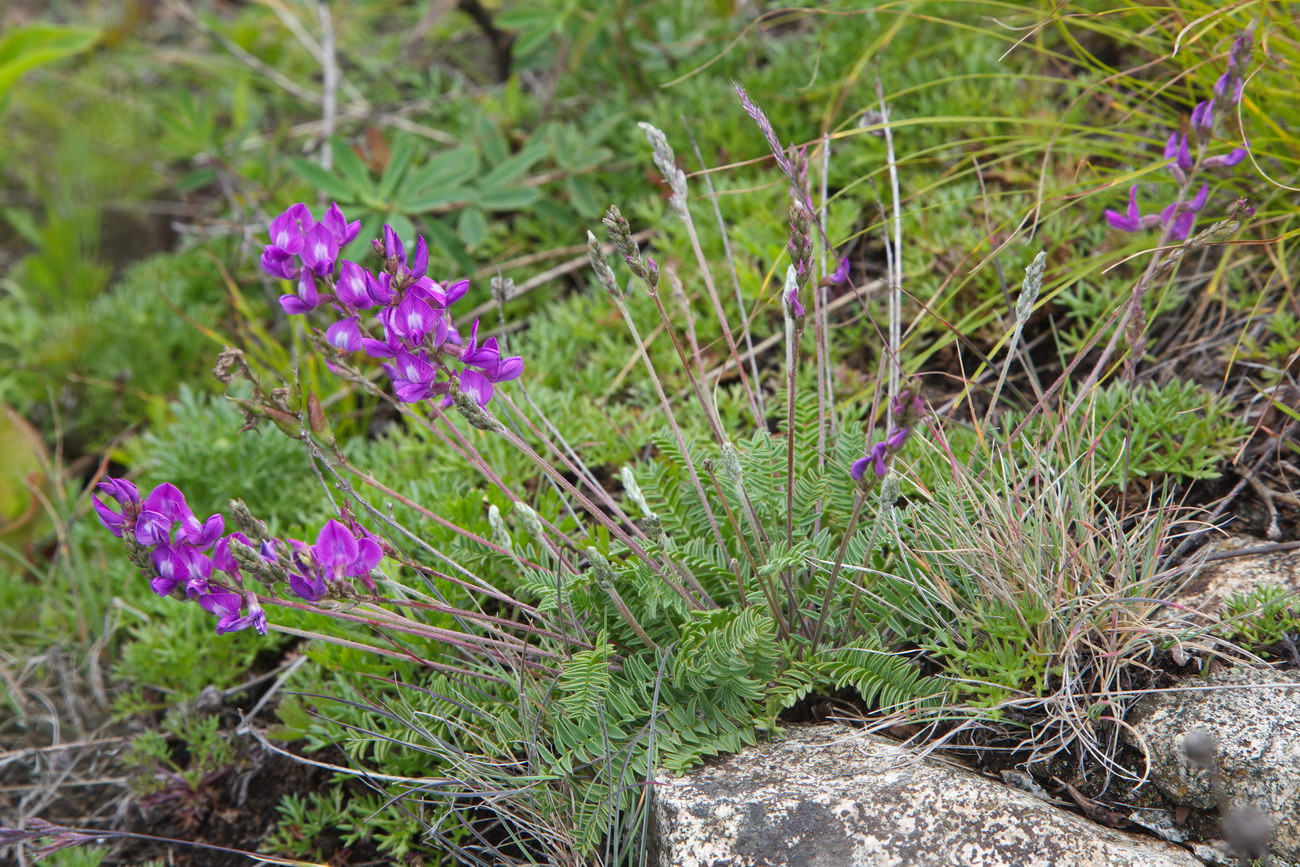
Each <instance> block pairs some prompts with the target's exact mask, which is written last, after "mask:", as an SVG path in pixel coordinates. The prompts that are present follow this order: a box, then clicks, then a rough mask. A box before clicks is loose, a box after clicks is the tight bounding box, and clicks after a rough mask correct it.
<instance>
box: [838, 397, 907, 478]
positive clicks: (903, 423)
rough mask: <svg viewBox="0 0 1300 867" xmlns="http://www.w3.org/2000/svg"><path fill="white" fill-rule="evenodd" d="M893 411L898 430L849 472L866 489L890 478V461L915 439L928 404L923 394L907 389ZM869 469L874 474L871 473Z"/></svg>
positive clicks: (875, 446) (878, 444) (890, 432)
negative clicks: (915, 432) (913, 434)
mask: <svg viewBox="0 0 1300 867" xmlns="http://www.w3.org/2000/svg"><path fill="white" fill-rule="evenodd" d="M891 409H892V410H893V415H894V426H893V427H892V428H890V431H889V436H887V437H885V438H884V439H883V440H880V441H879V442H877V443H876V444H875V445H873V446H872V447H871V448H870V449H868V450H867V453H866V454H865V455H863V456H862V457H860V458H858V459H857V460H856V461H854V462H853V466H851V467H850V468H849V475H850V476H852V477H853V480H854V481H855V482H857V483H858V484H859V485H860V486H861V487H863V488H869V487H871V486H872V485H874V484H875V483H876V482H878V481H880V480H881V479H883V478H884V477H885V476H886V475H888V474H889V461H890V459H891V458H893V456H894V455H895V454H897V453H898V452H900V451H901V450H902V448H903V445H904V444H905V443H906V442H907V439H908V437H910V436H911V435H912V429H913V428H915V427H916V423H917V422H918V421H920V420H921V417H922V416H923V415H925V402H924V401H922V400H921V396H920V395H919V394H913V393H912V392H911V391H909V390H907V389H904V390H903V391H901V392H899V395H898V397H896V398H894V401H893V404H892V406H891ZM868 469H870V470H871V471H872V472H871V473H868V472H867V470H868Z"/></svg>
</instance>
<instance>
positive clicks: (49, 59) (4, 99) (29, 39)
mask: <svg viewBox="0 0 1300 867" xmlns="http://www.w3.org/2000/svg"><path fill="white" fill-rule="evenodd" d="M100 36H101V32H100V31H99V29H98V28H94V27H66V26H61V25H57V24H45V23H34V24H28V25H26V26H24V27H14V28H11V29H9V30H8V31H7V32H6V33H5V34H4V35H2V36H0V117H3V116H4V112H5V109H6V108H8V106H9V92H10V91H11V90H12V89H13V88H14V86H15V85H16V84H17V83H18V80H19V79H20V78H22V76H23V73H25V72H27V71H29V70H31V69H35V68H36V67H38V66H44V65H45V64H48V63H54V62H56V61H59V60H63V59H64V58H67V57H73V56H75V55H77V54H81V53H82V52H85V51H89V50H90V49H91V48H92V47H94V45H95V43H97V42H98V41H99V39H100Z"/></svg>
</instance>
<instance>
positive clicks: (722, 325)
mask: <svg viewBox="0 0 1300 867" xmlns="http://www.w3.org/2000/svg"><path fill="white" fill-rule="evenodd" d="M681 217H682V223H683V224H684V225H685V226H686V234H687V236H688V237H689V238H690V240H691V249H692V250H693V251H694V252H695V261H696V263H697V264H698V265H699V268H700V276H702V277H703V278H704V288H705V290H706V291H707V292H708V293H709V300H710V301H712V302H713V312H714V313H715V314H716V315H717V317H718V327H719V329H720V330H721V331H722V336H723V337H725V338H726V340H727V349H728V350H729V351H730V353H731V360H732V361H733V362H735V364H736V373H738V374H739V375H740V385H741V387H742V388H743V389H744V390H745V396H746V397H747V398H749V408H750V411H751V412H753V414H754V427H756V428H758V429H759V430H762V429H763V427H764V424H763V415H762V413H761V412H760V410H759V408H758V399H757V398H756V397H755V396H754V388H753V386H752V385H751V384H750V382H749V376H748V375H747V374H746V373H745V367H744V365H742V364H741V363H740V350H739V349H737V348H736V337H735V335H734V334H732V333H731V325H730V324H729V323H728V322H727V311H726V310H725V309H723V307H722V299H721V298H719V297H718V287H716V286H715V285H713V273H712V272H711V271H710V270H709V261H708V258H707V257H705V255H704V248H703V247H701V246H700V236H699V233H698V232H696V231H695V221H694V220H693V219H691V212H690V209H689V208H688V207H686V206H685V203H683V207H682V211H681Z"/></svg>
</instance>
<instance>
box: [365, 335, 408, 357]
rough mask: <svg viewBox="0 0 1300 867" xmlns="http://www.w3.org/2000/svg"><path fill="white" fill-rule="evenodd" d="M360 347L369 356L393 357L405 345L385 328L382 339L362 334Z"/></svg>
mask: <svg viewBox="0 0 1300 867" xmlns="http://www.w3.org/2000/svg"><path fill="white" fill-rule="evenodd" d="M361 348H362V349H363V350H364V351H365V353H366V355H369V356H370V357H371V358H395V357H396V356H397V353H399V352H401V351H403V350H404V349H405V348H406V347H404V346H402V342H401V341H400V340H399V339H398V338H397V337H396V336H394V335H392V334H390V333H389V331H388V329H387V328H385V329H384V339H383V340H375V339H374V338H373V337H365V336H362V338H361Z"/></svg>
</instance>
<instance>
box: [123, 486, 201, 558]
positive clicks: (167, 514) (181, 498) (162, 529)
mask: <svg viewBox="0 0 1300 867" xmlns="http://www.w3.org/2000/svg"><path fill="white" fill-rule="evenodd" d="M186 518H189V519H190V520H191V521H193V520H194V514H193V513H192V512H191V511H190V507H189V504H187V503H186V502H185V495H184V494H182V493H181V492H180V490H179V489H178V488H177V487H176V486H175V485H173V484H172V483H171V482H164V483H163V484H161V485H159V486H158V487H156V488H154V489H153V490H152V491H150V492H149V496H147V497H145V499H144V502H143V503H141V504H140V517H139V518H138V519H137V520H136V523H135V540H136V541H137V542H139V543H140V544H141V545H170V544H171V541H172V538H171V533H172V527H173V526H174V525H175V524H176V522H177V521H182V520H184V519H186Z"/></svg>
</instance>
